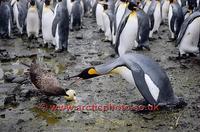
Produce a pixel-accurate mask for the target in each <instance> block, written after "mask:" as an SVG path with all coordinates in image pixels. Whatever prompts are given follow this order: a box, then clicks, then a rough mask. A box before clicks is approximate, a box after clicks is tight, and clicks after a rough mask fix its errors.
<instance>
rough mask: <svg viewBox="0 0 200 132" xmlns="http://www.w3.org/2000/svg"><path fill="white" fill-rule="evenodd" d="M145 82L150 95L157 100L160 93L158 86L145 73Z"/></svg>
mask: <svg viewBox="0 0 200 132" xmlns="http://www.w3.org/2000/svg"><path fill="white" fill-rule="evenodd" d="M145 82H146V84H147V86H148V88H149V91H150V93H151V95H152V97H153V98H154V99H155V100H156V101H157V100H158V96H159V93H160V90H159V88H158V87H157V86H156V85H155V83H154V82H153V81H152V80H151V78H150V77H149V75H147V74H145Z"/></svg>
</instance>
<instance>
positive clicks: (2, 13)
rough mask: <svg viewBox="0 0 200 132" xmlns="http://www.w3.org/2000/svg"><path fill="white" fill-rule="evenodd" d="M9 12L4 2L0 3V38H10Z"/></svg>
mask: <svg viewBox="0 0 200 132" xmlns="http://www.w3.org/2000/svg"><path fill="white" fill-rule="evenodd" d="M11 21H12V16H11V10H10V7H9V5H8V3H7V2H6V1H5V0H2V1H0V37H1V38H4V37H6V38H7V37H10V34H11Z"/></svg>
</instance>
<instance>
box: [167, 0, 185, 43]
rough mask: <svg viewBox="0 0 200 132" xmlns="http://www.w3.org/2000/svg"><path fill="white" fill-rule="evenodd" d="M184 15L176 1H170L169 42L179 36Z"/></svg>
mask: <svg viewBox="0 0 200 132" xmlns="http://www.w3.org/2000/svg"><path fill="white" fill-rule="evenodd" d="M183 21H184V15H183V11H182V8H181V6H180V5H179V4H178V2H177V1H176V0H170V6H169V14H168V25H169V30H170V33H171V38H170V39H171V40H175V39H176V38H177V36H178V34H179V31H180V28H181V25H182V23H183Z"/></svg>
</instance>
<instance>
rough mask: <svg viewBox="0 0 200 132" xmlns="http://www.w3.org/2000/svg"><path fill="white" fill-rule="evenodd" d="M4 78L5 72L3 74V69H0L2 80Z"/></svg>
mask: <svg viewBox="0 0 200 132" xmlns="http://www.w3.org/2000/svg"><path fill="white" fill-rule="evenodd" d="M3 76H4V72H3V69H1V68H0V80H2V79H3Z"/></svg>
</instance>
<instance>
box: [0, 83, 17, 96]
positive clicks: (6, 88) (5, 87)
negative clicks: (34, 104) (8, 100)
mask: <svg viewBox="0 0 200 132" xmlns="http://www.w3.org/2000/svg"><path fill="white" fill-rule="evenodd" d="M18 88H19V84H16V83H5V84H0V94H13V92H14V91H15V90H16V89H18Z"/></svg>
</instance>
